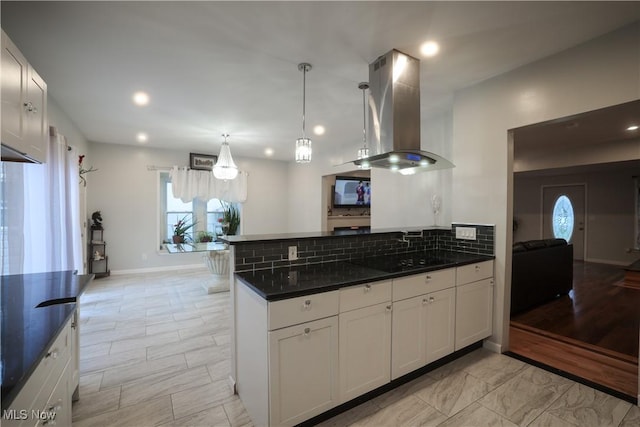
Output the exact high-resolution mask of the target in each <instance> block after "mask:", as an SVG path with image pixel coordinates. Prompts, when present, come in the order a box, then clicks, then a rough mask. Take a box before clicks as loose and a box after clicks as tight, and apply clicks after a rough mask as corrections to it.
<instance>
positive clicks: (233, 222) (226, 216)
mask: <svg viewBox="0 0 640 427" xmlns="http://www.w3.org/2000/svg"><path fill="white" fill-rule="evenodd" d="M222 207H223V209H224V212H223V213H222V229H223V230H225V229H226V230H225V231H226V232H225V234H228V235H234V234H236V233H237V232H238V227H240V212H238V208H236V207H235V205H233V204H231V203H226V202H222Z"/></svg>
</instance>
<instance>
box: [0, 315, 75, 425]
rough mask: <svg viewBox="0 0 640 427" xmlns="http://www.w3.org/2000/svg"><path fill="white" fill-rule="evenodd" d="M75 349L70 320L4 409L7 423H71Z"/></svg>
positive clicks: (3, 421)
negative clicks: (71, 387) (72, 347)
mask: <svg viewBox="0 0 640 427" xmlns="http://www.w3.org/2000/svg"><path fill="white" fill-rule="evenodd" d="M71 352H72V349H71V320H69V321H68V322H67V324H66V325H65V326H64V328H63V329H62V331H61V332H60V334H59V335H58V337H57V338H56V339H55V341H54V342H53V344H52V345H51V346H50V347H49V348H48V349H47V352H46V354H45V356H44V357H43V359H42V360H41V361H40V363H38V366H36V368H35V369H34V371H33V373H32V374H31V375H30V376H29V379H28V380H27V382H26V383H25V384H24V386H23V387H22V389H21V390H20V392H19V393H18V395H17V396H16V397H15V399H14V400H13V401H12V402H11V406H10V407H9V408H8V410H7V411H5V412H4V414H3V419H2V425H3V426H5V427H17V426H20V427H27V426H37V425H53V421H55V424H56V425H60V426H70V425H71V406H72V404H71V390H70V381H71V373H70V370H69V366H70V364H71ZM47 420H48V423H45V421H47Z"/></svg>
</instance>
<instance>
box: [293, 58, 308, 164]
mask: <svg viewBox="0 0 640 427" xmlns="http://www.w3.org/2000/svg"><path fill="white" fill-rule="evenodd" d="M298 70H299V71H302V138H298V139H296V163H309V162H310V161H311V139H309V138H307V137H306V136H305V133H304V130H305V129H304V124H305V101H306V97H305V95H306V92H305V89H306V83H307V81H306V76H307V71H310V70H311V64H307V63H306V62H302V63H300V64H298Z"/></svg>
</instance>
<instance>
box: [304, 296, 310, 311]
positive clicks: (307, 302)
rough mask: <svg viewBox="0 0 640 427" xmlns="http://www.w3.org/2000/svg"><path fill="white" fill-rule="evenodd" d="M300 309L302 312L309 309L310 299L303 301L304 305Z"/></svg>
mask: <svg viewBox="0 0 640 427" xmlns="http://www.w3.org/2000/svg"><path fill="white" fill-rule="evenodd" d="M302 309H303V310H309V309H311V300H310V299H307V300H304V305H303V306H302Z"/></svg>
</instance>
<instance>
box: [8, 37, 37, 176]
mask: <svg viewBox="0 0 640 427" xmlns="http://www.w3.org/2000/svg"><path fill="white" fill-rule="evenodd" d="M1 74H2V85H1V91H2V92H1V96H0V98H2V146H3V150H2V159H3V160H7V159H8V160H11V159H13V160H21V161H23V160H24V159H25V158H26V159H29V160H32V161H36V162H38V163H43V162H46V158H47V141H48V137H49V130H48V121H47V84H46V83H45V82H44V80H43V79H42V78H41V77H40V76H39V75H38V73H37V72H36V71H35V69H34V68H33V67H32V66H31V65H30V64H29V63H28V62H27V60H26V58H25V57H24V55H22V53H21V52H20V50H19V49H18V48H17V47H16V45H15V44H13V42H12V41H11V40H10V39H9V37H8V36H7V34H6V33H5V32H4V31H2V73H1Z"/></svg>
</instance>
